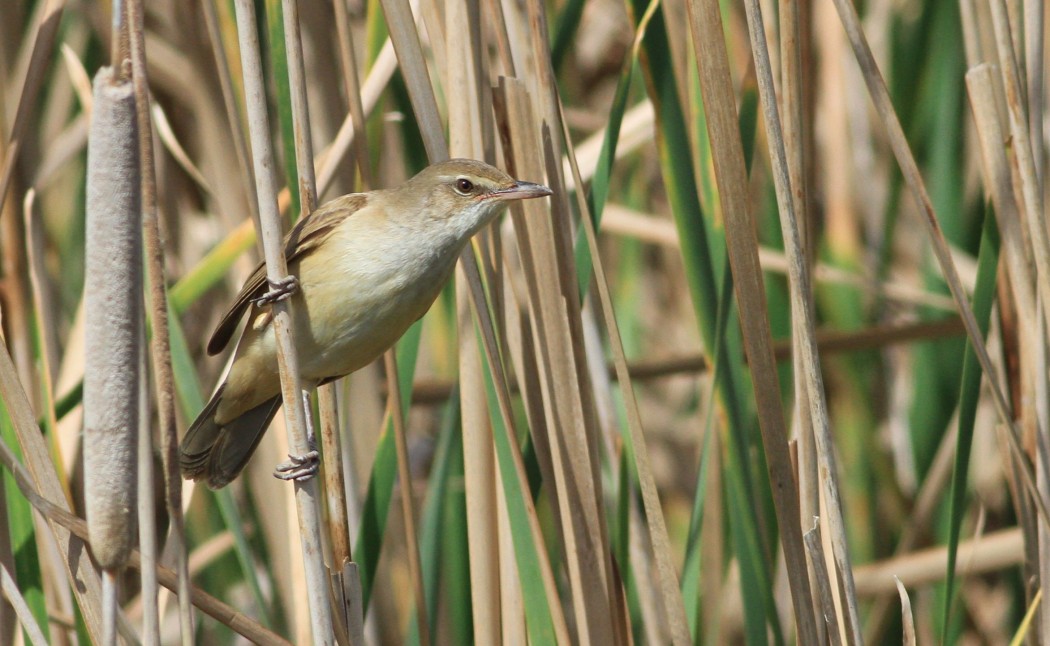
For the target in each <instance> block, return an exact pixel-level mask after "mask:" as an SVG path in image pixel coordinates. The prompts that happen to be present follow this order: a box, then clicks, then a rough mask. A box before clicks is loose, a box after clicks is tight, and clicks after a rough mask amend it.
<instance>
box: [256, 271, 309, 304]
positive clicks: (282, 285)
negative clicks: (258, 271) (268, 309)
mask: <svg viewBox="0 0 1050 646" xmlns="http://www.w3.org/2000/svg"><path fill="white" fill-rule="evenodd" d="M266 282H267V283H268V284H269V285H270V291H268V292H266V293H265V294H263V295H262V296H260V297H259V298H256V299H253V300H252V303H254V304H255V305H257V306H259V307H262V306H263V305H272V304H274V303H277V302H278V301H283V300H284V299H286V298H288V297H289V296H291V295H292V294H294V293H295V292H297V291H299V279H298V278H296V277H295V276H293V275H291V274H289V275H288V276H285V277H284V278H282V279H280V280H270V279H269V278H267V279H266Z"/></svg>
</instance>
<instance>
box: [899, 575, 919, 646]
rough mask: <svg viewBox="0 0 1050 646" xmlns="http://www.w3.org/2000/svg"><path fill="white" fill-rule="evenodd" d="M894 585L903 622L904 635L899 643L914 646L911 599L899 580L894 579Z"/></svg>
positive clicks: (913, 619)
mask: <svg viewBox="0 0 1050 646" xmlns="http://www.w3.org/2000/svg"><path fill="white" fill-rule="evenodd" d="M896 583H897V592H898V593H899V594H900V597H901V621H903V622H904V635H903V636H902V637H901V643H902V644H904V646H915V643H916V642H915V617H914V616H913V615H912V612H911V599H910V598H909V597H908V590H907V588H905V587H904V584H903V583H901V580H900V579H896Z"/></svg>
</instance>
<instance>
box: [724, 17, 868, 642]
mask: <svg viewBox="0 0 1050 646" xmlns="http://www.w3.org/2000/svg"><path fill="white" fill-rule="evenodd" d="M744 7H745V9H746V11H747V22H748V31H749V32H750V34H751V50H752V54H753V55H754V59H755V68H756V72H757V76H758V88H759V101H760V102H761V104H762V112H763V117H764V121H765V126H766V132H767V134H768V141H769V148H770V151H769V152H770V155H769V156H770V159H771V162H772V167H773V182H774V185H775V188H776V193H777V203H778V205H779V207H780V208H779V212H780V222H781V225H780V226H781V231H782V233H783V236H784V246H785V250H786V252H787V256H788V260H789V264H788V274H789V276H790V278H791V280H790V282H789V289H790V292H791V312H792V317H791V318H792V329H793V330H795V334H794V335H793V338H794V339H795V340H796V342H797V343H798V351H799V354H797V355H796V366H797V370H798V371H799V372H800V373H801V376H802V377H803V381H802V382H801V383H804V384H805V385H804V387H803V388H802V389H801V394H802V395H804V396H805V398H806V399H807V400H808V401H807V402H806V403H807V405H808V408H809V424H808V425H809V426H811V427H812V431H813V437H814V440H815V445H816V446H815V448H816V458H817V469H818V480H819V482H818V484H819V487H820V492H821V494H822V495H823V497H824V506H825V515H824V516H823V520H824V521H826V522H827V524H828V529H829V531H830V536H829V538H830V539H831V552H832V554H831V556H832V558H833V559H834V562H835V565H836V567H837V569H838V572H837V573H836V574H837V579H838V581H839V586H841V592H842V597H843V598H841V599H840V601H841V603H842V604H843V605H845V607H846V609H847V612H845V613H844V616H843V620H844V622H845V625H844V628H845V631H846V641H847V643H849V644H863V643H864V638H863V635H862V634H861V632H860V616H859V611H858V609H857V599H856V596H857V595H856V591H855V589H854V585H853V568H852V566H851V564H850V558H849V543H848V541H847V538H846V527H845V523H844V521H843V518H842V502H841V499H840V495H839V485H838V469H837V466H836V464H835V449H834V441H833V440H832V437H831V428H830V423H829V421H828V410H827V402H826V400H825V395H824V378H823V375H822V374H821V369H820V358H819V356H818V355H817V349H816V344H815V342H814V335H815V332H814V325H815V323H814V319H815V315H814V313H813V300H812V287H811V284H810V279H809V270H808V262H807V260H806V258H805V250H804V248H803V247H802V236H801V234H800V232H799V226H798V220H799V218H800V217H802V214H801V213H800V211H799V210H798V207H799V206H801V205H802V202H803V199H804V198H803V192H802V189H801V188H800V187H795V186H793V185H792V182H791V178H790V177H789V168H788V154H787V151H786V150H785V141H784V138H783V135H782V131H781V125H780V116H779V114H778V110H777V102H776V90H775V88H774V87H773V75H772V71H771V68H770V64H769V52H768V48H767V47H768V46H767V44H766V41H765V36H764V33H763V28H762V11H761V9H760V8H759V6H758V2H757V0H745V2H744ZM799 155H800V153H799ZM797 163H798V164H799V165H801V159H799V160H798V162H797ZM798 175H799V177H800V176H801V169H799V171H798ZM796 401H799V405H800V406H801V405H802V401H801V400H798V399H796ZM803 417H804V418H805V415H803ZM803 426H804V427H805V426H807V424H806V423H803ZM837 628H838V627H837V626H836V627H833V628H832V629H833V630H836V629H837Z"/></svg>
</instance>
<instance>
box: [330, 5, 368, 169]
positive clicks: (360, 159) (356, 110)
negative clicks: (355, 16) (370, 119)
mask: <svg viewBox="0 0 1050 646" xmlns="http://www.w3.org/2000/svg"><path fill="white" fill-rule="evenodd" d="M332 5H333V6H334V7H335V27H336V34H337V35H338V40H339V63H340V65H341V67H342V71H343V90H344V91H345V92H346V100H347V103H349V104H350V122H351V123H352V124H353V125H354V132H356V133H357V136H355V137H354V158H355V160H356V162H357V168H358V170H360V171H361V181H362V182H363V183H364V186H365V189H366V190H367V189H371V188H375V178H374V177H372V165H371V164H370V163H368V160H369V157H368V142H367V139H366V137H365V108H364V104H363V103H362V101H361V83H360V81H359V79H358V74H357V57H356V55H355V54H354V38H353V32H352V30H351V29H350V15H349V13H348V12H347V10H346V0H335V1H334V2H333V3H332Z"/></svg>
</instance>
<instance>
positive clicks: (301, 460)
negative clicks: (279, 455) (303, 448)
mask: <svg viewBox="0 0 1050 646" xmlns="http://www.w3.org/2000/svg"><path fill="white" fill-rule="evenodd" d="M320 467H321V455H320V454H319V453H318V452H317V449H313V448H311V449H310V450H309V451H307V452H306V453H305V454H303V455H291V454H289V455H288V461H287V462H282V463H280V464H278V465H277V468H276V469H274V471H273V477H275V478H277V479H279V480H285V481H288V480H295V481H296V482H302V481H304V480H309V479H310V478H312V477H314V476H315V475H317V472H318V471H319V470H320Z"/></svg>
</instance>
